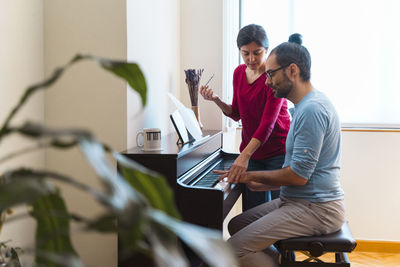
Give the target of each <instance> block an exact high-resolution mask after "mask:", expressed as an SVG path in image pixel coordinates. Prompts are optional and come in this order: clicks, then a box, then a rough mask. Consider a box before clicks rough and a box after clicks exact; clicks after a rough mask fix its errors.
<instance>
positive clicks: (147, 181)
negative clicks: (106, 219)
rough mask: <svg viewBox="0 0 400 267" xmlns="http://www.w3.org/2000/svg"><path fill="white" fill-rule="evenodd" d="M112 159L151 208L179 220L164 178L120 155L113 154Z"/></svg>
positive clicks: (172, 197) (170, 191) (171, 194)
mask: <svg viewBox="0 0 400 267" xmlns="http://www.w3.org/2000/svg"><path fill="white" fill-rule="evenodd" d="M114 157H115V158H116V159H117V161H118V164H119V167H120V171H121V173H122V176H123V177H124V178H125V179H126V180H127V181H128V183H129V184H130V185H131V186H132V187H133V188H134V189H135V190H137V191H139V192H140V193H141V194H142V195H144V196H145V198H146V199H147V200H148V201H149V202H150V205H151V206H152V207H153V208H156V209H159V210H162V211H164V212H165V213H166V214H168V215H170V216H173V217H175V218H180V215H179V213H178V210H177V209H176V207H175V202H174V196H173V192H172V190H171V188H170V187H169V185H168V183H167V181H166V180H165V178H164V177H162V176H161V175H160V174H158V173H156V172H154V171H149V170H147V169H145V168H144V167H143V166H139V164H137V163H135V162H134V161H132V160H130V159H128V158H126V157H124V156H122V155H119V154H114Z"/></svg>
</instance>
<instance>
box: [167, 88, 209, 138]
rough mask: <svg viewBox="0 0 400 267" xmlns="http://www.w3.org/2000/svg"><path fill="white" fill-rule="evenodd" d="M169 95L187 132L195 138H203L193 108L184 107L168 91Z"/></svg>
mask: <svg viewBox="0 0 400 267" xmlns="http://www.w3.org/2000/svg"><path fill="white" fill-rule="evenodd" d="M168 95H169V97H170V98H171V100H172V102H174V104H175V106H176V107H177V109H178V111H179V114H180V115H181V117H182V119H183V121H184V123H185V126H186V129H187V130H188V131H189V133H190V134H191V135H192V136H193V138H194V139H195V140H200V139H202V138H203V132H202V131H201V129H200V125H199V123H198V122H197V119H196V115H194V112H193V110H191V109H190V108H187V107H185V105H183V104H182V103H181V102H180V101H179V100H178V99H177V98H176V97H175V96H174V95H172V94H171V93H168Z"/></svg>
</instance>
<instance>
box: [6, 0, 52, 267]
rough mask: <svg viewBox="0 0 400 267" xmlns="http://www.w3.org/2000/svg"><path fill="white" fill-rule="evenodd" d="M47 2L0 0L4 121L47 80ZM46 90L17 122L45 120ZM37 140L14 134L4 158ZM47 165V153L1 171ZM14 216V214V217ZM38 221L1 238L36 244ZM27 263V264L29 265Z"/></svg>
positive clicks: (11, 226)
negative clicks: (29, 92) (28, 89)
mask: <svg viewBox="0 0 400 267" xmlns="http://www.w3.org/2000/svg"><path fill="white" fill-rule="evenodd" d="M42 10H43V5H42V0H32V1H25V0H1V1H0V47H1V49H0V123H1V124H3V122H4V120H5V118H6V116H7V115H8V113H9V111H10V110H11V108H12V107H14V106H15V105H16V103H17V101H18V100H19V98H20V97H21V95H22V93H23V92H24V90H25V89H26V87H27V86H28V85H31V84H33V83H36V82H38V81H40V80H42V79H43V77H44V76H43V12H42ZM43 99H44V97H43V93H39V94H38V95H36V96H34V97H33V98H32V99H31V101H29V103H28V105H27V106H26V107H24V108H23V109H22V110H21V112H20V115H18V117H17V118H16V120H15V121H14V123H15V124H20V123H22V122H24V121H25V120H27V119H31V120H34V121H37V122H43V121H44V109H43ZM32 144H33V143H31V142H28V141H27V140H24V139H23V138H21V137H18V136H13V137H9V138H7V139H5V140H3V141H2V142H1V143H0V145H1V147H0V158H2V157H3V156H5V155H7V154H9V153H10V152H12V151H15V150H19V149H22V148H24V147H27V146H30V145H32ZM21 166H26V167H34V168H43V167H44V152H43V151H39V152H35V153H32V154H28V155H24V156H23V157H19V158H16V159H14V160H11V161H7V162H3V163H1V164H0V173H3V172H4V171H6V170H8V169H11V168H13V167H21ZM14 212H15V214H19V213H25V212H26V209H25V208H17V209H14ZM10 219H11V217H10ZM34 227H35V224H34V221H33V220H32V219H24V220H19V221H18V222H13V223H6V224H5V226H4V228H3V229H2V231H1V235H0V240H1V241H6V240H12V243H10V244H9V245H11V246H19V247H32V244H33V240H34V230H35V228H34ZM21 260H22V261H23V262H24V263H28V264H29V263H30V262H31V261H32V257H31V256H30V255H29V254H28V253H25V254H24V255H22V259H21ZM28 264H27V265H28Z"/></svg>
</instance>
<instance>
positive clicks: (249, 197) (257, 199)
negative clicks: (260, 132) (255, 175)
mask: <svg viewBox="0 0 400 267" xmlns="http://www.w3.org/2000/svg"><path fill="white" fill-rule="evenodd" d="M284 161H285V155H278V156H275V157H272V158H268V159H263V160H255V159H250V161H249V166H248V168H247V170H248V171H263V170H277V169H280V168H282V165H283V162H284ZM279 192H280V190H276V191H265V192H255V191H251V190H250V189H248V188H247V186H244V190H243V194H242V209H243V211H245V210H248V209H251V208H253V207H255V206H258V205H260V204H263V203H265V202H268V201H271V200H272V199H275V198H278V197H279Z"/></svg>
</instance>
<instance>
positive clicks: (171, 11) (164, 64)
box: [127, 0, 182, 147]
mask: <svg viewBox="0 0 400 267" xmlns="http://www.w3.org/2000/svg"><path fill="white" fill-rule="evenodd" d="M179 9H180V1H179V0H152V1H143V0H128V1H127V32H128V60H129V61H134V62H138V63H139V65H140V67H141V68H142V70H143V71H144V75H145V77H146V82H147V86H148V89H147V93H148V96H147V97H148V98H147V105H146V107H145V108H144V109H142V106H141V103H140V99H139V96H138V95H137V94H136V93H133V92H131V91H130V90H129V91H128V97H127V106H128V111H127V112H128V115H127V120H128V121H127V128H128V133H127V138H128V139H127V144H128V147H133V146H136V134H137V132H138V131H139V130H140V129H141V128H143V127H146V128H154V127H157V128H161V133H162V135H166V134H167V133H169V132H171V131H173V126H172V123H171V121H170V119H169V114H170V113H171V112H172V111H173V110H174V109H175V108H174V107H173V105H172V103H171V101H170V100H169V98H168V96H167V93H168V92H170V93H171V94H173V95H175V96H176V97H177V98H179V93H180V92H179V86H180V85H179V84H180V80H181V78H182V77H181V73H180V69H181V68H180V62H179V58H180V54H179V49H180V43H179V32H180V29H179V22H180V20H179V19H180V16H179Z"/></svg>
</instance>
